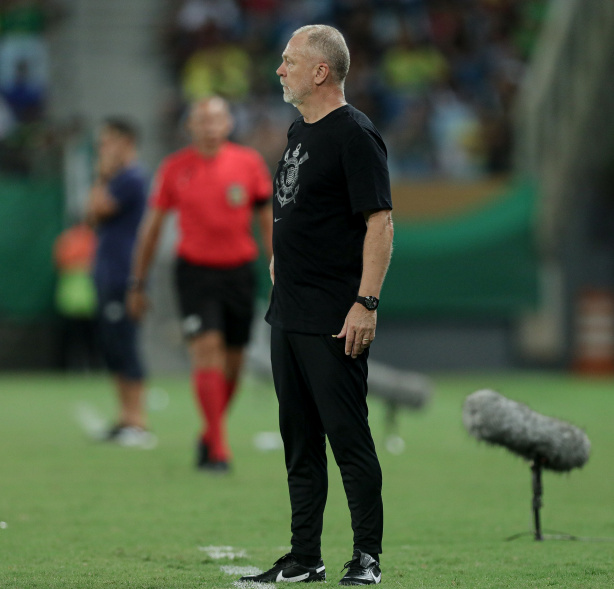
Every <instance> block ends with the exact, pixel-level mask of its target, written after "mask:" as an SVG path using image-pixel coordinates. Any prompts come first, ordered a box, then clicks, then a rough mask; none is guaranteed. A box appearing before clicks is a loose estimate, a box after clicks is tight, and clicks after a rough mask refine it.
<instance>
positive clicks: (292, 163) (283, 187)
mask: <svg viewBox="0 0 614 589" xmlns="http://www.w3.org/2000/svg"><path fill="white" fill-rule="evenodd" d="M300 149H301V144H300V143H299V144H298V145H297V146H296V149H295V150H294V151H293V152H292V157H290V150H288V151H286V155H284V166H283V168H282V170H281V172H280V173H279V178H276V179H275V186H276V193H275V195H276V196H277V200H278V201H279V204H280V205H281V206H282V207H284V206H286V205H287V204H288V203H291V202H292V201H295V200H296V195H297V194H298V189H299V184H298V172H299V167H300V165H301V164H302V163H303V162H305V161H307V160H308V159H309V154H308V153H305V155H304V156H303V157H301V159H298V156H299V153H300Z"/></svg>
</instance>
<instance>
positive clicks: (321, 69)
mask: <svg viewBox="0 0 614 589" xmlns="http://www.w3.org/2000/svg"><path fill="white" fill-rule="evenodd" d="M328 76H330V70H329V69H328V64H327V63H319V64H318V65H317V66H316V77H315V83H316V86H320V85H321V84H324V82H325V81H326V80H327V78H328Z"/></svg>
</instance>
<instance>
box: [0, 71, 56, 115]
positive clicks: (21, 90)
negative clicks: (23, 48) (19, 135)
mask: <svg viewBox="0 0 614 589" xmlns="http://www.w3.org/2000/svg"><path fill="white" fill-rule="evenodd" d="M1 92H2V95H3V96H4V99H5V100H6V102H7V103H8V104H9V106H10V107H11V109H12V110H13V113H14V115H15V118H16V119H17V120H18V121H19V122H21V123H28V122H32V121H37V120H39V119H40V118H41V117H42V116H43V111H44V107H45V89H44V87H43V86H42V84H40V83H38V82H37V81H36V80H34V79H33V78H32V76H31V74H30V66H29V64H28V62H27V61H26V60H22V61H20V62H19V63H18V64H17V66H16V73H15V78H14V79H13V81H12V83H10V84H7V85H5V86H3V87H2V89H1Z"/></svg>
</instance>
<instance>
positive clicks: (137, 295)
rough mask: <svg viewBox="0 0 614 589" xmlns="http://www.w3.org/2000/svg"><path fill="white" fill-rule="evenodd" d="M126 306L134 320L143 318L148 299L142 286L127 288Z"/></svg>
mask: <svg viewBox="0 0 614 589" xmlns="http://www.w3.org/2000/svg"><path fill="white" fill-rule="evenodd" d="M126 308H127V310H128V315H130V317H131V318H132V319H133V320H134V321H140V320H141V319H143V317H144V316H145V313H146V312H147V309H149V299H148V298H147V295H146V294H145V291H144V290H143V289H142V288H134V289H130V290H128V295H127V297H126Z"/></svg>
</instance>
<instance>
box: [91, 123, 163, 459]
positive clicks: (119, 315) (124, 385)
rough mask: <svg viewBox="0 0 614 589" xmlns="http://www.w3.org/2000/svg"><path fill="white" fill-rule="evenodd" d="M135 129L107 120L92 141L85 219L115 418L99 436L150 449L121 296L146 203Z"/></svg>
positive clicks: (134, 334) (132, 331)
mask: <svg viewBox="0 0 614 589" xmlns="http://www.w3.org/2000/svg"><path fill="white" fill-rule="evenodd" d="M137 142H138V131H137V129H136V127H135V126H134V125H133V124H132V123H131V122H129V121H127V120H124V119H122V118H108V119H107V120H106V121H105V122H104V124H103V125H102V129H101V131H100V137H99V141H98V162H97V169H96V179H95V181H94V185H93V186H92V189H91V191H90V196H89V201H88V203H87V218H88V220H89V222H90V224H91V225H93V226H94V227H96V230H97V234H98V248H97V251H96V261H95V264H94V283H95V285H96V292H97V297H98V315H99V318H98V325H99V331H100V343H101V347H102V352H103V356H104V359H105V362H106V365H107V367H108V369H109V371H110V372H111V374H112V375H113V379H114V381H115V387H116V391H117V399H118V402H119V417H118V420H117V423H116V425H114V426H113V427H112V428H111V429H110V430H109V431H108V432H107V433H106V434H105V438H106V439H108V440H109V441H115V442H118V443H120V444H122V445H126V446H142V447H150V446H152V445H153V443H154V437H153V434H151V433H150V432H148V431H147V430H146V423H145V421H146V419H145V370H144V367H143V362H142V359H141V354H140V350H139V344H138V326H137V323H136V322H135V321H133V320H132V318H131V317H130V316H129V315H128V313H127V312H126V293H127V288H128V278H129V276H130V262H131V258H132V250H133V248H134V243H135V240H136V234H137V230H138V227H139V223H140V222H141V218H142V217H143V213H144V211H145V206H146V203H147V186H148V181H147V177H146V174H145V172H144V170H143V168H142V167H141V166H140V165H139V163H138V161H137V157H138V153H137Z"/></svg>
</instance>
